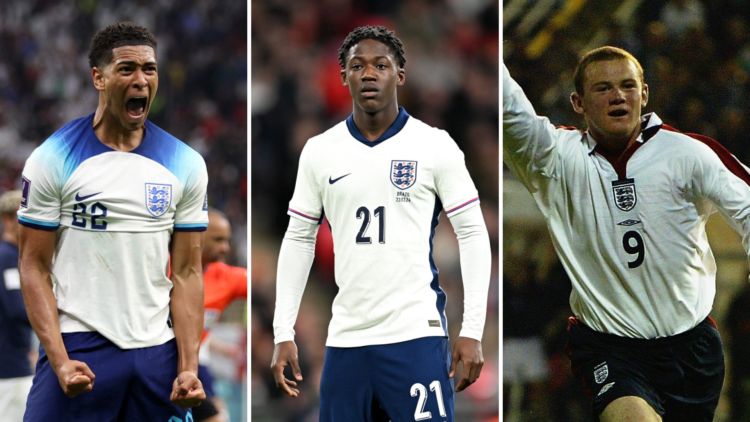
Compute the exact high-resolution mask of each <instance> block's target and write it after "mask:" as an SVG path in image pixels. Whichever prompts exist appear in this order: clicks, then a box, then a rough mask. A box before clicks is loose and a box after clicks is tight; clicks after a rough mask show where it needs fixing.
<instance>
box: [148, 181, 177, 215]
mask: <svg viewBox="0 0 750 422" xmlns="http://www.w3.org/2000/svg"><path fill="white" fill-rule="evenodd" d="M171 203H172V185H159V184H156V183H146V208H147V209H148V212H149V213H151V215H153V216H154V217H161V216H162V215H164V214H165V213H166V212H167V210H169V205H170V204H171Z"/></svg>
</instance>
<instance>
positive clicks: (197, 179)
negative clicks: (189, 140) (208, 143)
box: [174, 151, 208, 231]
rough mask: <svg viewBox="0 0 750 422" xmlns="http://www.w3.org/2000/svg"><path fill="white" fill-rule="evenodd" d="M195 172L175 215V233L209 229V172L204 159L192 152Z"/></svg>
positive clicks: (185, 187)
mask: <svg viewBox="0 0 750 422" xmlns="http://www.w3.org/2000/svg"><path fill="white" fill-rule="evenodd" d="M191 153H192V154H191V155H192V157H191V158H192V160H191V161H190V162H189V163H187V164H186V165H190V166H192V168H193V171H192V173H191V175H190V177H189V178H188V179H187V181H186V182H185V186H184V187H183V193H182V199H180V202H179V203H178V204H177V210H176V211H175V215H174V230H175V231H205V230H206V227H208V193H207V190H208V171H207V170H206V162H205V161H204V160H203V157H202V156H201V155H200V154H198V153H197V152H195V151H191Z"/></svg>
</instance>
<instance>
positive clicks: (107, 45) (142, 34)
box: [89, 22, 156, 69]
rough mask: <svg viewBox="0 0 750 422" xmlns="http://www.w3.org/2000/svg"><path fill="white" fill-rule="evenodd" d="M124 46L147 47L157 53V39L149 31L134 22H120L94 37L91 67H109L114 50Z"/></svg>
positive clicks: (91, 47) (90, 56) (90, 54)
mask: <svg viewBox="0 0 750 422" xmlns="http://www.w3.org/2000/svg"><path fill="white" fill-rule="evenodd" d="M124 45H147V46H149V47H151V48H153V49H154V53H156V38H154V36H153V35H152V34H151V32H149V31H148V29H146V28H144V27H142V26H140V25H138V24H137V23H133V22H118V23H113V24H112V25H109V26H108V27H106V28H104V29H102V30H101V31H99V32H97V33H96V35H94V38H93V39H92V40H91V46H90V47H89V66H91V68H92V69H93V68H95V67H103V66H106V65H108V64H109V62H111V61H112V50H113V49H115V48H117V47H122V46H124Z"/></svg>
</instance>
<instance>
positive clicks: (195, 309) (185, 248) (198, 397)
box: [169, 231, 206, 408]
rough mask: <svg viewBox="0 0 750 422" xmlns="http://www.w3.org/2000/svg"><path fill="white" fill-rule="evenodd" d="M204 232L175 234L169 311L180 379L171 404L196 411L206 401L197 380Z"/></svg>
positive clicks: (201, 326)
mask: <svg viewBox="0 0 750 422" xmlns="http://www.w3.org/2000/svg"><path fill="white" fill-rule="evenodd" d="M202 246H203V232H196V231H175V232H174V234H173V235H172V244H171V259H172V283H173V287H172V296H171V300H170V302H169V310H170V313H171V317H172V326H173V328H174V336H175V340H176V342H177V352H178V365H177V374H178V375H177V379H176V380H175V381H174V384H173V389H172V394H171V396H170V400H171V401H172V402H173V403H175V404H177V405H178V406H181V407H186V408H187V407H195V406H197V405H199V404H200V402H201V401H202V400H204V399H205V398H206V393H205V392H204V391H203V385H202V384H201V382H200V381H199V380H198V350H199V349H200V340H201V333H202V331H203V268H202V266H201V250H202Z"/></svg>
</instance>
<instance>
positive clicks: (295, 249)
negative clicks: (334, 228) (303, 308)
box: [273, 218, 320, 344]
mask: <svg viewBox="0 0 750 422" xmlns="http://www.w3.org/2000/svg"><path fill="white" fill-rule="evenodd" d="M319 227H320V226H319V225H317V224H309V223H307V222H305V221H303V220H300V219H297V218H290V219H289V227H288V228H287V229H286V234H285V235H284V240H283V241H282V242H281V250H280V251H279V263H278V269H277V270H276V310H275V311H274V315H273V334H274V343H275V344H278V343H281V342H283V341H293V340H294V323H295V321H296V320H297V313H298V312H299V305H300V302H301V301H302V293H304V291H305V285H306V284H307V278H308V276H309V275H310V268H311V267H312V263H313V259H314V258H315V237H316V235H317V234H318V228H319Z"/></svg>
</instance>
